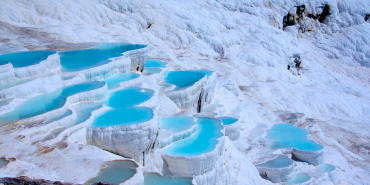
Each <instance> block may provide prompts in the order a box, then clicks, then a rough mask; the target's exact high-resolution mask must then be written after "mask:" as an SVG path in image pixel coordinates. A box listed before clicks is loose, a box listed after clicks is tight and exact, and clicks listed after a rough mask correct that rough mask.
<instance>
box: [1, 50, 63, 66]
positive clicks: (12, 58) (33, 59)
mask: <svg viewBox="0 0 370 185" xmlns="http://www.w3.org/2000/svg"><path fill="white" fill-rule="evenodd" d="M55 53H56V52H55V51H24V52H18V53H9V54H4V55H0V61H3V62H4V61H7V62H10V63H11V64H12V65H13V67H14V68H20V67H26V66H31V65H35V64H38V63H40V62H41V61H43V60H46V59H47V58H48V56H49V55H53V54H55ZM0 65H1V64H0Z"/></svg>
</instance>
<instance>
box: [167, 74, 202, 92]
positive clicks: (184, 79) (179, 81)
mask: <svg viewBox="0 0 370 185" xmlns="http://www.w3.org/2000/svg"><path fill="white" fill-rule="evenodd" d="M204 76H205V75H204V74H202V73H197V72H191V71H170V72H168V74H167V76H166V77H165V78H164V82H166V83H170V84H173V85H176V86H177V88H182V87H188V86H191V85H193V84H194V83H195V82H197V81H199V80H200V79H202V78H203V77H204Z"/></svg>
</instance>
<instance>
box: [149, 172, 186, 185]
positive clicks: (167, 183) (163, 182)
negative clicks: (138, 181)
mask: <svg viewBox="0 0 370 185" xmlns="http://www.w3.org/2000/svg"><path fill="white" fill-rule="evenodd" d="M191 181H192V179H191V178H170V177H163V176H161V175H158V174H156V173H147V174H144V185H173V184H176V185H192V183H191Z"/></svg>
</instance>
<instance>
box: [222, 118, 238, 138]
mask: <svg viewBox="0 0 370 185" xmlns="http://www.w3.org/2000/svg"><path fill="white" fill-rule="evenodd" d="M219 119H220V120H221V121H222V124H223V125H224V127H225V136H227V137H229V138H230V140H231V141H237V140H239V137H240V121H239V119H236V118H232V117H220V118H219Z"/></svg>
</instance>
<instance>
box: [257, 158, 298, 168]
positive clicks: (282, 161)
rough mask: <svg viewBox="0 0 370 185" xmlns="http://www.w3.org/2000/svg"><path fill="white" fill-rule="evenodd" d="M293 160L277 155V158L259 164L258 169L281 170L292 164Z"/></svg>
mask: <svg viewBox="0 0 370 185" xmlns="http://www.w3.org/2000/svg"><path fill="white" fill-rule="evenodd" d="M293 162H294V161H293V160H292V159H290V158H289V157H287V156H283V155H279V156H278V157H277V158H275V159H273V160H270V161H267V162H266V163H263V164H259V165H257V167H260V168H283V167H288V166H290V165H292V164H293Z"/></svg>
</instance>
